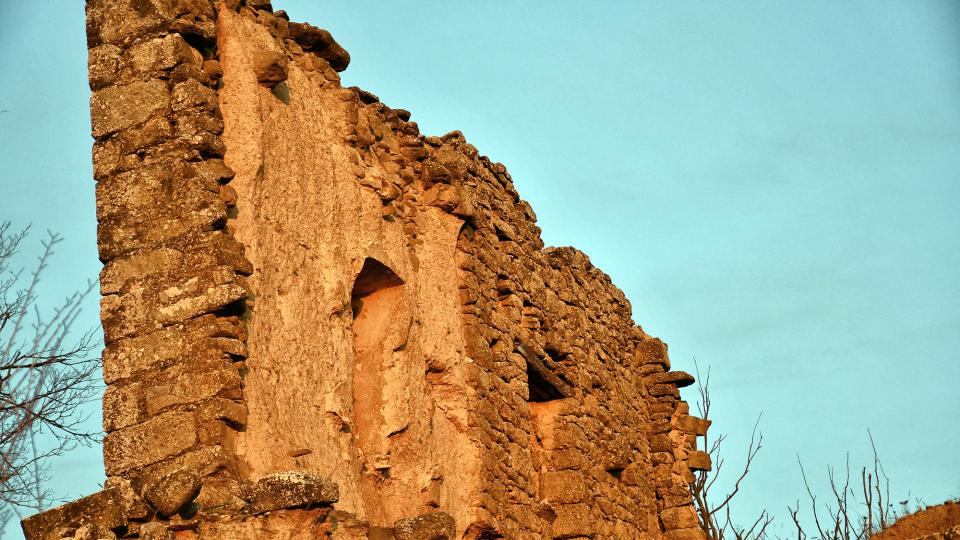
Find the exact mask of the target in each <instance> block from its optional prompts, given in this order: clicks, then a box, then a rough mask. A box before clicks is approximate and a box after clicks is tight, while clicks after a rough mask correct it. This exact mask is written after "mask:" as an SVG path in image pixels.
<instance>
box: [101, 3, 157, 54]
mask: <svg viewBox="0 0 960 540" xmlns="http://www.w3.org/2000/svg"><path fill="white" fill-rule="evenodd" d="M172 20H173V15H172V14H171V12H170V3H169V2H168V1H167V0H89V1H88V2H87V43H88V44H89V45H90V46H95V45H99V44H100V43H114V44H117V45H128V44H130V43H133V42H134V41H136V40H137V39H138V38H141V37H146V36H150V35H157V34H159V33H160V32H161V31H162V30H163V29H164V28H166V27H167V26H168V25H169V24H170V22H171V21H172Z"/></svg>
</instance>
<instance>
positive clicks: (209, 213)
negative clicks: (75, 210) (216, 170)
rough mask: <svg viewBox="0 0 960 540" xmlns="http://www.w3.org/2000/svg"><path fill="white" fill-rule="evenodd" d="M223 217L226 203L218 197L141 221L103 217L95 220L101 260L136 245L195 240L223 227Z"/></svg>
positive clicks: (125, 251) (166, 244) (143, 247)
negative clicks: (189, 209)
mask: <svg viewBox="0 0 960 540" xmlns="http://www.w3.org/2000/svg"><path fill="white" fill-rule="evenodd" d="M226 220H227V207H226V205H225V204H223V202H222V201H219V200H218V202H217V204H216V205H211V206H209V207H207V208H203V209H201V210H198V211H195V212H191V213H189V214H187V215H164V216H160V217H156V218H153V219H150V220H148V221H145V222H142V223H129V222H127V221H126V220H124V219H121V218H116V217H111V218H106V219H104V220H103V221H101V222H100V223H98V224H97V244H98V247H99V248H100V260H101V261H104V262H107V261H111V260H113V259H116V258H117V257H119V256H121V255H124V254H127V253H130V252H132V251H136V250H139V249H155V248H158V247H162V246H182V245H184V244H189V243H191V242H196V241H199V239H200V238H202V237H203V236H206V235H208V234H209V233H211V232H213V231H215V230H220V229H222V228H223V224H224V223H225V222H226Z"/></svg>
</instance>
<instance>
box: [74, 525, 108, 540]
mask: <svg viewBox="0 0 960 540" xmlns="http://www.w3.org/2000/svg"><path fill="white" fill-rule="evenodd" d="M73 540H117V535H116V534H114V533H113V531H111V530H110V529H108V528H106V527H102V526H100V525H83V526H81V527H78V528H77V532H75V533H74V534H73Z"/></svg>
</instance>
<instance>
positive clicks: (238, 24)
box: [23, 0, 710, 540]
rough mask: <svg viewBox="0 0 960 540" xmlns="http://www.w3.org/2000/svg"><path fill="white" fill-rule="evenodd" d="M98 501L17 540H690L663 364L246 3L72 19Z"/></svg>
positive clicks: (399, 113) (481, 184)
mask: <svg viewBox="0 0 960 540" xmlns="http://www.w3.org/2000/svg"><path fill="white" fill-rule="evenodd" d="M86 10H87V36H88V46H89V75H90V88H91V90H92V96H91V100H90V108H91V120H92V128H93V129H92V134H93V137H94V140H95V142H94V148H93V161H94V176H95V180H96V182H97V186H96V191H97V209H96V211H97V219H98V223H99V225H98V243H99V250H100V258H101V260H102V261H103V262H104V267H103V271H102V273H101V276H100V283H101V294H102V295H103V296H102V299H101V319H102V322H103V329H104V341H105V345H106V347H105V349H104V352H103V376H104V381H105V382H106V384H107V388H106V391H105V392H104V396H103V410H104V421H103V426H104V430H105V431H106V437H105V439H104V442H103V453H104V463H105V469H106V471H105V472H106V475H107V481H106V483H105V485H104V489H103V490H102V491H100V492H98V493H96V494H94V495H90V496H88V497H85V498H83V499H80V500H78V501H75V502H72V503H69V504H67V505H64V506H61V507H58V508H55V509H53V510H50V511H47V512H44V513H42V514H39V515H37V516H33V517H31V518H28V519H26V520H24V521H23V529H24V532H25V534H26V536H27V538H28V539H30V540H34V539H37V540H39V539H43V540H47V539H57V540H60V539H81V538H83V539H100V538H110V539H113V538H142V539H173V538H176V539H178V540H181V539H194V538H210V539H253V538H278V539H279V538H284V539H293V538H335V539H367V538H369V539H397V540H405V539H427V540H441V539H454V538H457V539H460V538H467V539H493V538H509V539H544V538H568V539H585V538H594V539H634V538H637V539H641V538H642V539H669V540H686V539H690V540H698V539H700V538H702V537H703V535H702V534H701V533H700V531H699V529H698V528H697V518H696V513H695V512H694V509H693V506H692V505H691V498H690V495H689V493H688V490H687V484H688V482H690V481H692V472H691V470H692V469H693V470H696V469H709V467H710V459H709V456H707V455H706V454H704V453H702V452H698V451H696V444H695V443H696V437H697V436H698V435H704V434H705V433H706V430H707V428H708V426H709V422H707V421H704V420H701V419H699V418H696V417H694V416H691V415H690V414H689V409H688V406H687V404H686V403H685V402H684V401H682V400H681V399H680V393H679V388H681V387H684V386H687V385H689V384H691V383H693V377H691V376H690V375H689V374H687V373H684V372H680V371H671V370H670V361H669V359H668V357H667V348H666V345H665V344H664V343H662V342H661V341H660V340H658V339H656V338H654V337H651V336H649V335H647V334H646V333H645V332H644V331H643V330H642V329H641V328H640V327H639V326H637V325H635V324H634V322H633V321H632V320H631V308H630V304H629V302H628V301H627V299H626V298H625V297H624V295H623V293H622V292H621V291H620V290H618V289H617V288H616V287H614V286H613V284H612V283H611V282H610V278H609V277H608V276H607V275H606V274H604V273H603V272H601V271H600V270H598V269H597V268H595V267H594V266H593V265H592V264H591V263H590V261H589V259H588V258H587V256H586V255H584V254H583V253H581V252H579V251H577V250H575V249H572V248H545V247H544V246H543V243H542V241H541V240H540V234H539V232H540V231H539V229H538V228H537V226H536V217H535V215H534V212H533V209H532V208H531V207H530V205H529V204H527V203H526V202H525V201H523V200H521V199H520V197H519V195H518V194H517V192H516V191H515V189H514V186H513V182H512V180H511V177H510V174H509V173H508V172H507V171H506V169H505V168H504V166H503V165H501V164H499V163H495V162H492V161H491V160H490V159H488V158H487V157H486V156H483V155H481V154H480V153H479V151H478V150H477V149H476V148H474V147H473V146H472V145H470V144H469V143H468V142H467V141H466V140H465V138H464V136H463V135H462V134H461V133H459V132H452V133H448V134H446V135H444V136H442V137H436V136H425V135H422V134H421V133H420V132H419V129H418V128H417V124H416V123H415V122H413V121H411V114H410V112H408V111H405V110H403V109H392V108H390V107H388V106H386V105H384V104H383V103H381V102H380V101H379V99H378V98H377V97H376V96H375V95H373V94H371V93H369V92H366V91H364V90H360V89H358V88H344V87H343V86H342V85H341V84H340V78H339V76H338V72H340V71H343V70H344V69H346V67H347V65H348V63H349V61H350V57H349V55H348V54H347V52H346V51H345V50H344V49H343V48H342V47H340V45H338V44H337V43H336V41H334V39H333V38H332V37H331V35H330V33H329V32H327V31H325V30H321V29H319V28H316V27H314V26H311V25H309V24H305V23H296V22H291V21H289V20H288V18H287V16H286V14H285V13H284V12H282V11H276V12H275V11H273V9H272V6H271V5H270V2H269V1H265V0H246V1H242V0H220V1H218V2H210V1H208V0H87V4H86Z"/></svg>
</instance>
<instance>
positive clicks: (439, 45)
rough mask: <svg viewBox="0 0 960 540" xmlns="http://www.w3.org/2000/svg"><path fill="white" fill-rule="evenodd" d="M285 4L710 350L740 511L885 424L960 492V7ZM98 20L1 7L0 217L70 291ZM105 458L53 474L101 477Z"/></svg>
mask: <svg viewBox="0 0 960 540" xmlns="http://www.w3.org/2000/svg"><path fill="white" fill-rule="evenodd" d="M518 4H519V5H518ZM274 6H275V7H276V8H278V9H286V10H287V11H288V13H289V14H290V16H291V18H292V19H294V20H306V21H309V22H311V23H313V24H315V25H317V26H321V27H324V28H328V29H329V30H331V31H332V32H333V34H334V36H335V37H336V38H337V39H338V40H339V41H340V43H341V44H342V45H344V47H346V48H347V50H349V51H350V53H351V55H352V57H353V62H352V63H351V66H350V68H349V69H348V70H347V72H345V73H344V74H343V77H344V83H345V84H346V85H354V84H355V85H358V86H362V87H363V88H365V89H368V90H370V91H372V92H374V93H375V94H377V95H379V96H380V97H381V99H382V100H383V101H384V102H385V103H387V104H388V105H390V106H393V107H402V108H405V109H409V110H410V111H412V113H413V119H414V120H416V121H417V122H418V123H419V124H420V126H421V130H422V131H423V132H425V133H433V134H442V133H445V132H447V131H450V130H453V129H459V130H461V131H463V133H464V134H465V135H466V137H467V140H468V141H470V142H471V143H473V144H474V145H475V146H476V147H477V148H478V149H479V150H480V151H481V152H482V153H484V154H487V155H489V156H490V157H491V158H492V159H493V160H495V161H501V162H503V163H504V164H505V165H506V166H507V167H508V168H509V170H510V171H511V173H512V175H513V177H514V179H515V181H516V185H517V188H518V190H519V191H520V193H521V195H522V196H523V197H524V198H525V199H527V200H528V201H530V202H531V204H532V205H533V207H534V209H535V210H536V212H537V214H538V216H539V224H540V226H541V227H542V229H543V237H544V240H545V242H546V243H547V244H549V245H573V246H576V247H578V248H580V249H582V250H583V251H585V252H586V253H587V254H588V255H590V257H591V258H592V260H593V261H594V263H595V264H597V265H598V266H599V267H600V268H602V269H603V270H605V271H606V272H608V273H609V274H610V275H611V277H612V278H613V280H614V282H615V283H616V284H617V285H618V286H620V287H621V288H622V289H624V291H626V293H627V296H628V297H629V298H630V300H631V301H632V303H633V307H634V314H635V319H636V320H637V322H638V323H640V324H641V325H642V326H643V327H644V328H645V329H646V330H647V331H648V332H649V333H652V334H655V335H658V336H660V337H662V338H663V339H664V340H666V341H667V342H668V343H669V344H670V351H671V356H672V359H673V363H674V366H675V367H676V368H677V369H686V370H689V371H692V370H693V365H692V357H693V356H696V357H697V359H698V361H699V362H700V364H701V367H702V366H705V365H711V366H712V368H713V380H712V391H713V398H714V415H713V416H714V419H715V424H714V428H713V432H714V433H728V434H729V439H728V442H727V443H726V444H727V457H728V458H729V462H728V463H727V465H726V467H728V468H730V469H731V471H730V472H733V471H732V469H734V468H736V467H737V465H738V462H739V461H740V460H741V459H742V455H741V454H742V453H743V447H744V446H745V444H746V440H745V439H746V437H747V436H748V435H749V430H750V427H751V426H752V424H753V421H754V420H755V418H756V416H757V415H758V414H759V413H760V412H762V413H763V417H762V420H761V424H760V425H761V429H762V431H763V434H764V448H763V449H762V450H761V453H760V455H759V456H758V458H757V461H756V463H755V467H754V470H753V471H752V473H751V474H750V476H749V477H748V479H747V482H746V485H745V487H744V493H743V495H741V496H740V498H739V503H740V506H739V507H738V508H737V511H736V515H737V516H741V519H746V518H747V517H749V516H750V515H751V514H752V513H754V512H756V511H757V509H759V508H762V507H766V508H768V509H770V510H771V512H773V513H774V515H775V516H777V517H778V520H779V524H780V526H781V527H783V528H782V529H778V530H780V531H782V532H784V533H786V532H788V528H787V525H788V522H789V517H788V516H787V515H786V513H785V507H786V505H787V504H788V503H793V502H794V501H796V499H798V498H800V497H801V494H802V483H801V480H800V475H799V469H798V467H797V464H796V461H797V456H798V454H799V457H800V458H801V459H802V460H803V462H804V464H805V466H806V467H807V470H808V473H810V474H811V475H812V476H814V477H815V483H816V484H817V485H818V486H819V487H820V488H821V489H822V488H823V487H824V486H823V480H825V478H826V473H825V468H826V466H827V465H828V464H835V465H840V464H841V463H842V462H843V460H844V459H845V455H846V452H848V451H849V452H850V456H851V462H852V463H853V464H855V465H858V464H861V463H866V460H867V459H868V456H869V441H868V439H867V428H870V429H871V430H872V432H873V435H874V438H875V440H876V442H877V446H878V449H879V451H880V454H881V458H882V459H883V462H884V466H885V469H886V471H887V473H888V475H889V476H890V477H891V479H892V490H893V493H894V496H895V497H896V498H897V499H898V500H899V499H902V498H905V497H906V495H907V494H908V493H909V494H910V497H911V498H915V497H920V498H922V499H923V500H924V501H926V502H928V503H935V502H940V501H942V500H944V499H946V498H948V497H957V496H960V464H958V462H957V460H956V455H957V448H960V429H958V428H960V426H958V421H957V416H958V413H960V392H958V390H957V389H958V387H960V353H958V351H960V285H958V283H960V280H958V277H960V271H958V269H960V3H956V2H948V1H944V2H934V1H922V2H921V1H914V2H907V1H901V2H893V1H871V2H862V1H861V2H857V1H846V2H833V1H829V2H827V1H820V2H818V1H805V2H770V1H763V2H760V1H756V2H709V3H708V2H657V3H653V2H626V1H624V2H607V1H594V2H589V3H585V2H582V1H580V2H572V1H551V2H525V3H516V2H505V1H487V2H482V3H480V2H470V3H468V2H458V3H452V2H439V1H419V2H413V1H394V2H382V3H377V4H371V3H363V4H357V3H356V2H347V1H332V0H328V1H324V2H318V1H308V0H300V1H295V0H286V1H284V0H275V2H274ZM360 6H363V8H361V7H360ZM83 32H84V23H83V2H80V1H73V2H67V1H63V0H57V1H54V0H31V1H26V0H0V73H2V74H3V81H4V83H5V84H2V85H0V110H4V109H5V110H6V111H7V112H4V113H0V219H11V220H12V221H13V222H14V224H16V225H18V226H23V225H27V224H31V223H32V224H33V226H34V227H35V230H36V231H37V232H39V231H42V230H43V229H44V228H50V229H53V230H55V231H58V232H60V233H62V234H63V235H64V236H65V237H66V241H65V242H64V244H63V246H62V248H61V249H60V254H59V256H58V257H57V259H55V260H54V264H53V268H51V272H50V274H49V276H48V278H49V279H48V280H47V283H46V285H47V287H48V289H46V290H47V291H49V293H50V296H51V297H52V298H53V299H59V298H60V297H61V296H62V295H64V294H66V293H67V292H68V291H70V290H72V289H76V288H79V287H80V286H82V284H83V282H84V281H85V280H86V279H88V278H91V277H95V276H96V275H97V272H98V271H99V268H100V265H99V262H98V261H97V256H96V240H95V219H94V201H93V187H94V183H93V180H92V174H91V165H90V145H91V139H90V136H89V131H90V129H89V116H88V111H87V105H88V103H87V99H88V97H89V91H88V89H87V87H86V49H85V43H84V35H83ZM39 239H40V235H39V234H35V235H34V236H33V237H32V239H31V240H32V241H33V242H34V243H36V242H38V241H39ZM27 247H28V248H29V247H31V246H29V245H28V246H27ZM86 315H87V319H86V321H87V324H89V325H95V324H96V323H97V306H96V302H95V301H91V302H90V303H89V308H88V309H87V310H86ZM686 396H687V398H688V399H690V400H693V399H694V393H693V392H687V393H686ZM96 414H99V411H97V413H96ZM99 459H100V458H99V449H92V450H89V451H79V452H76V453H75V454H72V455H70V456H68V457H66V458H64V459H62V460H61V461H59V462H57V463H56V464H55V468H54V473H55V476H56V480H55V483H54V485H53V487H54V488H55V489H56V490H57V491H58V492H59V493H60V494H61V495H62V496H63V497H66V498H73V497H76V496H79V495H82V494H86V493H90V492H92V491H94V490H96V489H97V482H99V481H101V480H102V476H101V475H102V465H101V463H100V461H99ZM18 535H19V533H17V534H16V535H14V536H13V537H14V538H17V537H19V536H18Z"/></svg>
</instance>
